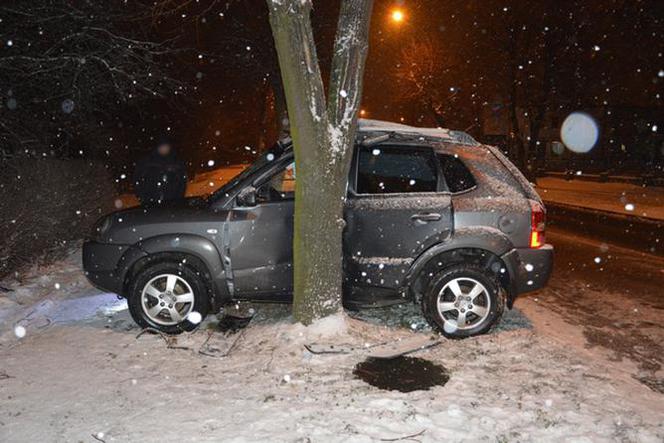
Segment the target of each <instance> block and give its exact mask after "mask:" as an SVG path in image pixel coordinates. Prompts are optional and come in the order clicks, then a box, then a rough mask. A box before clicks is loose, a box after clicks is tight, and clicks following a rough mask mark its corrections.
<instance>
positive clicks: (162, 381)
mask: <svg viewBox="0 0 664 443" xmlns="http://www.w3.org/2000/svg"><path fill="white" fill-rule="evenodd" d="M79 259H80V256H79V255H78V253H73V254H72V255H71V256H70V257H69V258H68V259H66V260H64V261H61V262H59V263H56V264H54V265H53V266H51V267H49V268H46V269H39V270H35V272H34V273H33V274H32V275H31V276H28V277H27V278H26V279H24V281H22V282H21V284H16V283H13V284H7V283H3V285H4V286H11V287H12V288H14V289H15V290H14V291H13V292H9V293H6V294H4V296H2V295H0V302H1V304H0V319H2V320H1V323H0V329H1V330H0V441H2V442H25V441H49V442H50V441H56V442H72V441H83V442H88V441H90V442H94V441H96V440H103V441H106V442H126V441H141V442H153V441H154V442H164V441H196V442H200V441H238V442H240V441H242V442H244V441H278V442H281V441H288V442H291V441H293V442H295V441H313V442H320V441H339V442H341V441H352V442H365V441H366V442H370V441H394V440H392V439H399V438H402V437H406V436H409V435H414V434H418V435H417V436H416V437H413V438H412V439H411V440H409V441H413V440H414V441H426V442H434V441H556V442H558V441H570V442H591V441H592V442H597V441H633V442H661V441H663V440H664V396H663V395H662V394H660V393H657V392H655V391H653V390H650V389H648V388H647V387H646V386H645V385H644V384H642V383H639V382H638V381H636V380H635V379H634V378H633V373H632V372H631V368H630V366H628V365H626V364H625V362H622V363H621V362H616V361H610V360H608V359H606V358H604V357H603V356H602V355H601V354H600V353H598V352H596V350H594V349H586V347H585V345H584V340H583V338H582V337H579V335H578V330H576V329H575V327H574V326H573V325H571V324H568V323H566V322H564V321H562V320H561V318H560V317H559V316H558V315H557V314H555V313H553V312H552V311H550V310H548V309H547V308H546V307H545V305H542V304H540V303H538V302H537V301H535V300H536V298H537V297H538V296H537V294H536V295H535V296H533V297H529V298H523V299H521V300H519V301H518V304H517V306H518V308H519V309H517V310H513V311H511V312H510V313H508V314H507V315H506V316H505V319H504V321H503V323H502V324H501V326H500V327H499V328H498V329H497V330H496V331H494V332H493V333H492V334H490V335H486V336H481V337H477V338H472V339H466V340H455V341H451V340H446V341H444V342H443V343H442V344H441V345H440V346H438V347H436V348H433V349H430V350H426V351H420V352H419V353H418V354H417V355H418V356H420V357H423V358H426V359H430V360H432V361H434V362H436V363H438V364H441V365H443V366H444V367H445V368H447V370H448V371H449V374H450V380H449V382H448V383H447V384H446V385H445V386H438V387H434V388H432V389H430V390H428V391H415V392H410V393H400V392H396V391H383V390H379V389H377V388H374V387H372V386H369V385H367V384H365V383H364V382H362V381H361V380H358V379H356V378H355V377H354V376H353V375H352V370H353V367H354V366H355V364H357V363H358V362H360V361H361V360H363V359H364V356H363V354H362V353H361V352H357V353H354V354H347V355H313V354H311V353H309V352H308V351H306V350H305V348H304V346H303V345H304V344H305V343H307V342H311V341H318V342H335V343H348V344H352V345H356V346H363V345H365V344H373V343H379V342H384V341H386V340H395V339H398V338H400V337H407V336H409V335H411V334H413V333H426V332H412V331H411V330H409V329H408V328H406V327H399V326H396V325H399V324H404V325H410V324H413V323H415V324H416V325H417V324H420V323H421V322H420V321H419V317H418V315H417V312H416V310H413V309H412V308H410V309H408V308H406V309H405V310H395V309H390V310H383V311H382V312H383V314H381V315H375V314H374V315H368V316H367V315H365V316H367V317H368V318H369V320H370V321H361V320H358V319H354V318H349V317H347V316H339V317H334V318H332V319H328V320H325V321H323V322H322V323H320V324H315V325H313V326H311V327H308V328H305V327H303V326H301V325H297V324H292V322H291V319H290V317H289V315H288V308H287V307H285V306H271V305H257V309H258V314H257V317H256V319H255V320H254V321H253V322H252V324H251V325H250V326H249V327H248V328H247V329H244V330H243V332H240V333H236V334H234V335H229V336H224V335H223V334H221V333H220V332H212V330H210V329H208V328H209V327H210V326H211V323H212V321H211V320H208V322H207V323H206V324H205V325H203V327H202V328H201V329H199V330H198V331H196V332H194V333H191V334H187V335H181V336H179V337H177V339H176V341H175V342H172V343H170V347H168V346H167V344H166V342H165V340H163V339H162V337H160V336H157V335H147V334H144V335H142V336H140V337H139V338H137V337H136V336H137V334H138V333H139V332H140V331H139V330H138V329H137V327H136V326H134V324H133V322H132V321H131V319H130V318H129V316H128V313H127V311H126V310H125V308H126V305H125V304H124V302H123V301H120V300H117V299H116V298H115V297H114V296H113V295H111V294H102V293H100V291H98V290H96V289H94V288H92V287H91V286H89V285H88V284H87V283H86V282H85V279H84V276H83V275H82V273H81V271H80V270H79V267H78V260H79ZM56 284H57V287H56ZM404 312H405V314H404ZM26 317H27V318H26ZM16 325H19V326H24V327H25V332H26V335H25V337H23V338H21V339H19V338H17V337H16V335H15V334H14V326H16ZM206 340H208V341H207V343H206ZM233 344H234V350H233V351H232V352H231V353H230V355H228V356H227V357H224V358H215V357H211V356H208V355H204V354H201V353H200V352H199V351H200V350H201V349H214V348H218V349H228V348H229V347H230V346H231V345H233Z"/></svg>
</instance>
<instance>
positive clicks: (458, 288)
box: [436, 277, 491, 331]
mask: <svg viewBox="0 0 664 443" xmlns="http://www.w3.org/2000/svg"><path fill="white" fill-rule="evenodd" d="M436 306H437V307H438V315H439V316H440V318H441V319H443V320H444V322H445V330H446V331H454V330H457V329H458V330H466V329H472V328H474V327H476V326H477V325H479V324H481V323H482V322H483V321H484V320H486V318H487V317H488V316H489V313H490V311H491V298H490V297H489V291H487V289H486V287H485V286H484V285H483V284H482V283H480V282H479V281H477V280H475V279H473V278H469V277H459V278H455V279H452V280H450V281H449V282H447V284H445V286H443V288H442V289H441V290H440V292H439V293H438V298H437V303H436Z"/></svg>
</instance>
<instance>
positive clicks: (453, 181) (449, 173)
mask: <svg viewBox="0 0 664 443" xmlns="http://www.w3.org/2000/svg"><path fill="white" fill-rule="evenodd" d="M438 161H439V162H440V166H441V170H442V171H443V177H445V182H446V183H447V189H449V191H450V192H462V191H466V190H468V189H470V188H472V187H473V186H475V184H476V183H475V178H474V177H473V174H471V173H470V171H469V170H468V168H467V167H466V165H464V164H463V162H462V161H461V159H459V158H458V157H455V156H453V155H447V154H438Z"/></svg>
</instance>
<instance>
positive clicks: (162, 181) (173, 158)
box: [134, 137, 187, 206]
mask: <svg viewBox="0 0 664 443" xmlns="http://www.w3.org/2000/svg"><path fill="white" fill-rule="evenodd" d="M186 189H187V169H186V167H185V164H184V162H182V161H180V160H179V159H178V158H177V155H176V152H175V148H174V147H173V142H172V141H171V140H170V139H169V138H166V137H162V138H160V139H159V141H158V142H157V146H156V147H155V148H154V149H153V150H152V151H151V152H150V154H148V155H147V156H146V157H144V158H143V159H141V160H140V161H139V162H138V163H137V164H136V169H135V170H134V192H135V193H136V196H137V197H138V199H139V201H140V202H141V206H158V205H162V204H165V203H172V202H176V201H178V200H182V199H183V198H184V193H185V190H186Z"/></svg>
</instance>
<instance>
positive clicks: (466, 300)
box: [422, 264, 504, 338]
mask: <svg viewBox="0 0 664 443" xmlns="http://www.w3.org/2000/svg"><path fill="white" fill-rule="evenodd" d="M503 308H504V300H503V295H502V293H501V287H500V284H499V283H498V281H497V280H496V279H495V278H494V277H493V276H492V275H490V274H489V273H487V272H486V271H484V270H482V269H481V268H479V267H476V266H473V265H468V264H462V265H456V266H452V267H450V268H447V269H444V270H442V271H441V272H440V273H439V274H438V275H436V276H435V277H434V278H433V280H432V281H431V283H430V284H429V286H428V288H427V289H426V292H425V294H424V297H423V298H422V310H423V312H424V316H425V317H426V319H427V320H428V322H429V324H431V326H432V327H433V328H434V329H436V330H438V331H439V332H441V333H442V334H443V335H445V336H446V337H450V338H464V337H470V336H473V335H479V334H484V333H486V332H487V331H489V329H491V327H492V326H493V325H495V324H496V323H497V322H498V320H499V319H500V316H501V315H502V313H503Z"/></svg>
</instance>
